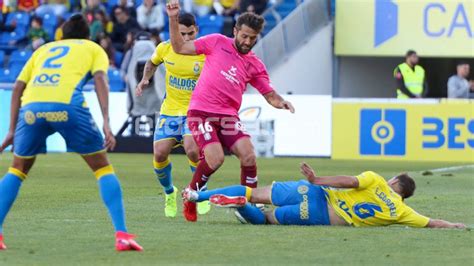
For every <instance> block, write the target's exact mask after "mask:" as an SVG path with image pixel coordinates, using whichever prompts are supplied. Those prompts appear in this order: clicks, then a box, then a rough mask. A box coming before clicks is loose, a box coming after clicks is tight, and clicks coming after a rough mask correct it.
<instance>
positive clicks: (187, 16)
mask: <svg viewBox="0 0 474 266" xmlns="http://www.w3.org/2000/svg"><path fill="white" fill-rule="evenodd" d="M178 21H179V22H178V23H179V24H181V25H184V26H186V27H191V26H196V18H195V17H194V15H193V14H191V13H182V14H180V15H179V18H178Z"/></svg>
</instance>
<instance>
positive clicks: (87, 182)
mask: <svg viewBox="0 0 474 266" xmlns="http://www.w3.org/2000/svg"><path fill="white" fill-rule="evenodd" d="M110 158H111V161H112V162H113V164H114V167H115V169H116V172H117V174H118V176H119V178H120V180H121V183H122V187H123V190H124V200H125V207H126V213H127V223H128V229H129V231H130V232H132V233H134V234H137V235H138V241H139V243H140V244H141V245H143V247H144V248H145V251H144V252H142V253H135V252H128V253H117V252H115V251H114V237H113V230H112V225H111V223H110V220H109V218H108V216H107V213H106V209H105V207H104V206H103V205H102V202H101V200H100V197H99V193H98V189H97V185H96V182H95V178H94V176H93V175H92V173H91V172H90V171H89V170H88V168H87V167H86V165H85V163H84V162H82V159H81V158H80V157H79V156H77V155H74V154H67V155H65V154H49V155H46V156H39V157H38V160H37V163H36V165H35V167H34V168H33V170H32V171H31V173H30V175H29V179H28V180H27V181H26V182H25V183H24V184H23V187H22V190H21V191H20V195H19V198H18V200H17V202H16V203H15V205H14V206H13V208H12V211H11V212H10V214H9V216H8V217H7V219H6V222H5V226H4V235H5V238H6V244H7V246H8V248H9V249H8V250H6V251H4V252H0V265H143V264H145V265H167V264H181V265H182V264H255V265H257V264H258V265H261V264H286V265H288V264H313V265H314V264H365V265H383V264H418V265H421V264H423V265H429V264H436V265H442V264H457V265H470V263H472V262H473V261H474V234H473V232H472V231H471V230H470V229H467V230H430V229H410V228H405V227H401V226H394V227H384V228H349V227H297V226H252V225H242V224H240V223H239V222H237V220H235V218H234V217H233V214H232V213H231V212H229V211H228V210H225V209H216V208H213V209H212V210H211V213H209V214H208V215H206V216H201V217H199V220H198V222H197V223H188V222H185V221H184V218H183V217H182V216H181V213H179V216H178V217H177V218H175V219H166V218H165V217H164V214H163V205H164V196H163V193H162V189H161V188H160V187H159V186H158V183H157V181H156V179H155V177H154V174H153V171H152V169H151V162H152V156H151V155H130V154H112V155H111V156H110ZM10 160H11V155H10V154H2V155H0V170H1V171H2V172H5V171H6V170H7V167H8V166H9V164H10ZM302 160H304V159H300V158H275V159H259V160H258V170H259V178H260V183H259V184H260V186H263V185H268V184H270V183H271V182H272V181H273V180H295V179H300V178H302V177H301V175H300V174H299V169H298V164H299V162H300V161H302ZM305 160H306V162H308V163H310V164H311V165H312V166H313V167H314V168H315V169H316V170H317V172H318V174H320V175H333V174H349V175H355V174H358V173H360V172H362V171H364V170H374V171H376V172H378V173H380V174H382V175H384V176H385V177H386V178H389V177H391V176H392V175H395V174H396V173H398V172H400V171H408V172H410V173H411V174H413V176H414V177H415V180H416V181H417V187H418V188H417V191H416V193H415V197H414V198H412V199H409V200H408V201H407V203H408V204H409V205H410V206H412V207H413V208H414V209H416V210H418V211H419V212H420V213H422V214H425V215H427V216H431V217H439V218H443V219H447V220H452V221H458V222H463V223H466V224H468V225H469V226H471V227H472V226H473V224H474V193H473V192H474V173H473V172H474V171H473V170H472V168H471V169H465V170H458V171H451V172H443V173H435V174H434V175H430V176H423V175H421V173H420V171H422V170H425V169H433V168H439V167H447V166H452V165H454V164H447V163H398V162H380V161H363V162H361V161H336V160H329V159H305ZM172 162H173V167H174V170H173V174H174V180H175V184H176V185H177V186H178V187H180V188H183V187H184V185H185V184H186V183H187V182H188V181H189V180H190V172H189V167H188V166H187V162H186V158H185V157H184V156H180V155H173V156H172ZM447 173H450V174H452V175H451V176H449V175H447ZM239 179H240V168H239V164H238V161H237V160H236V159H235V158H232V157H227V158H226V162H225V163H224V165H223V167H222V168H221V169H220V170H219V171H218V172H217V173H216V174H215V175H214V176H212V178H211V181H210V185H209V187H210V188H215V187H222V186H227V185H232V184H236V183H239Z"/></svg>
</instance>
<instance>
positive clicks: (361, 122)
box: [332, 100, 474, 162]
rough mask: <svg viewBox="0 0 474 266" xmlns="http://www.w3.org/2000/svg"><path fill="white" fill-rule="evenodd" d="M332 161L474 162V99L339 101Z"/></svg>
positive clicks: (334, 110)
mask: <svg viewBox="0 0 474 266" xmlns="http://www.w3.org/2000/svg"><path fill="white" fill-rule="evenodd" d="M332 129H333V133H332V134H333V141H332V143H333V147H332V158H334V159H382V160H408V161H451V162H474V101H468V100H466V101H453V102H451V101H449V102H448V101H442V102H440V103H423V102H420V103H408V102H407V103H375V102H335V103H334V104H333V128H332Z"/></svg>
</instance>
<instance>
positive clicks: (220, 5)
mask: <svg viewBox="0 0 474 266" xmlns="http://www.w3.org/2000/svg"><path fill="white" fill-rule="evenodd" d="M213 6H214V10H215V11H216V13H217V14H219V15H223V16H234V15H235V14H236V13H237V12H238V11H239V6H240V0H214V5H213Z"/></svg>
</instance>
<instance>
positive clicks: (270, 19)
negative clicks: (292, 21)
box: [262, 14, 277, 35]
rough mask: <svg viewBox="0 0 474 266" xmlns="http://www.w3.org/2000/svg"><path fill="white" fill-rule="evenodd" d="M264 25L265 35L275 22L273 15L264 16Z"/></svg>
mask: <svg viewBox="0 0 474 266" xmlns="http://www.w3.org/2000/svg"><path fill="white" fill-rule="evenodd" d="M264 18H265V26H264V28H263V32H262V34H263V35H267V33H268V32H270V31H271V30H272V29H273V28H274V27H275V26H276V24H277V21H276V19H275V17H274V16H273V15H272V14H268V15H266V16H265V17H264Z"/></svg>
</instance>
